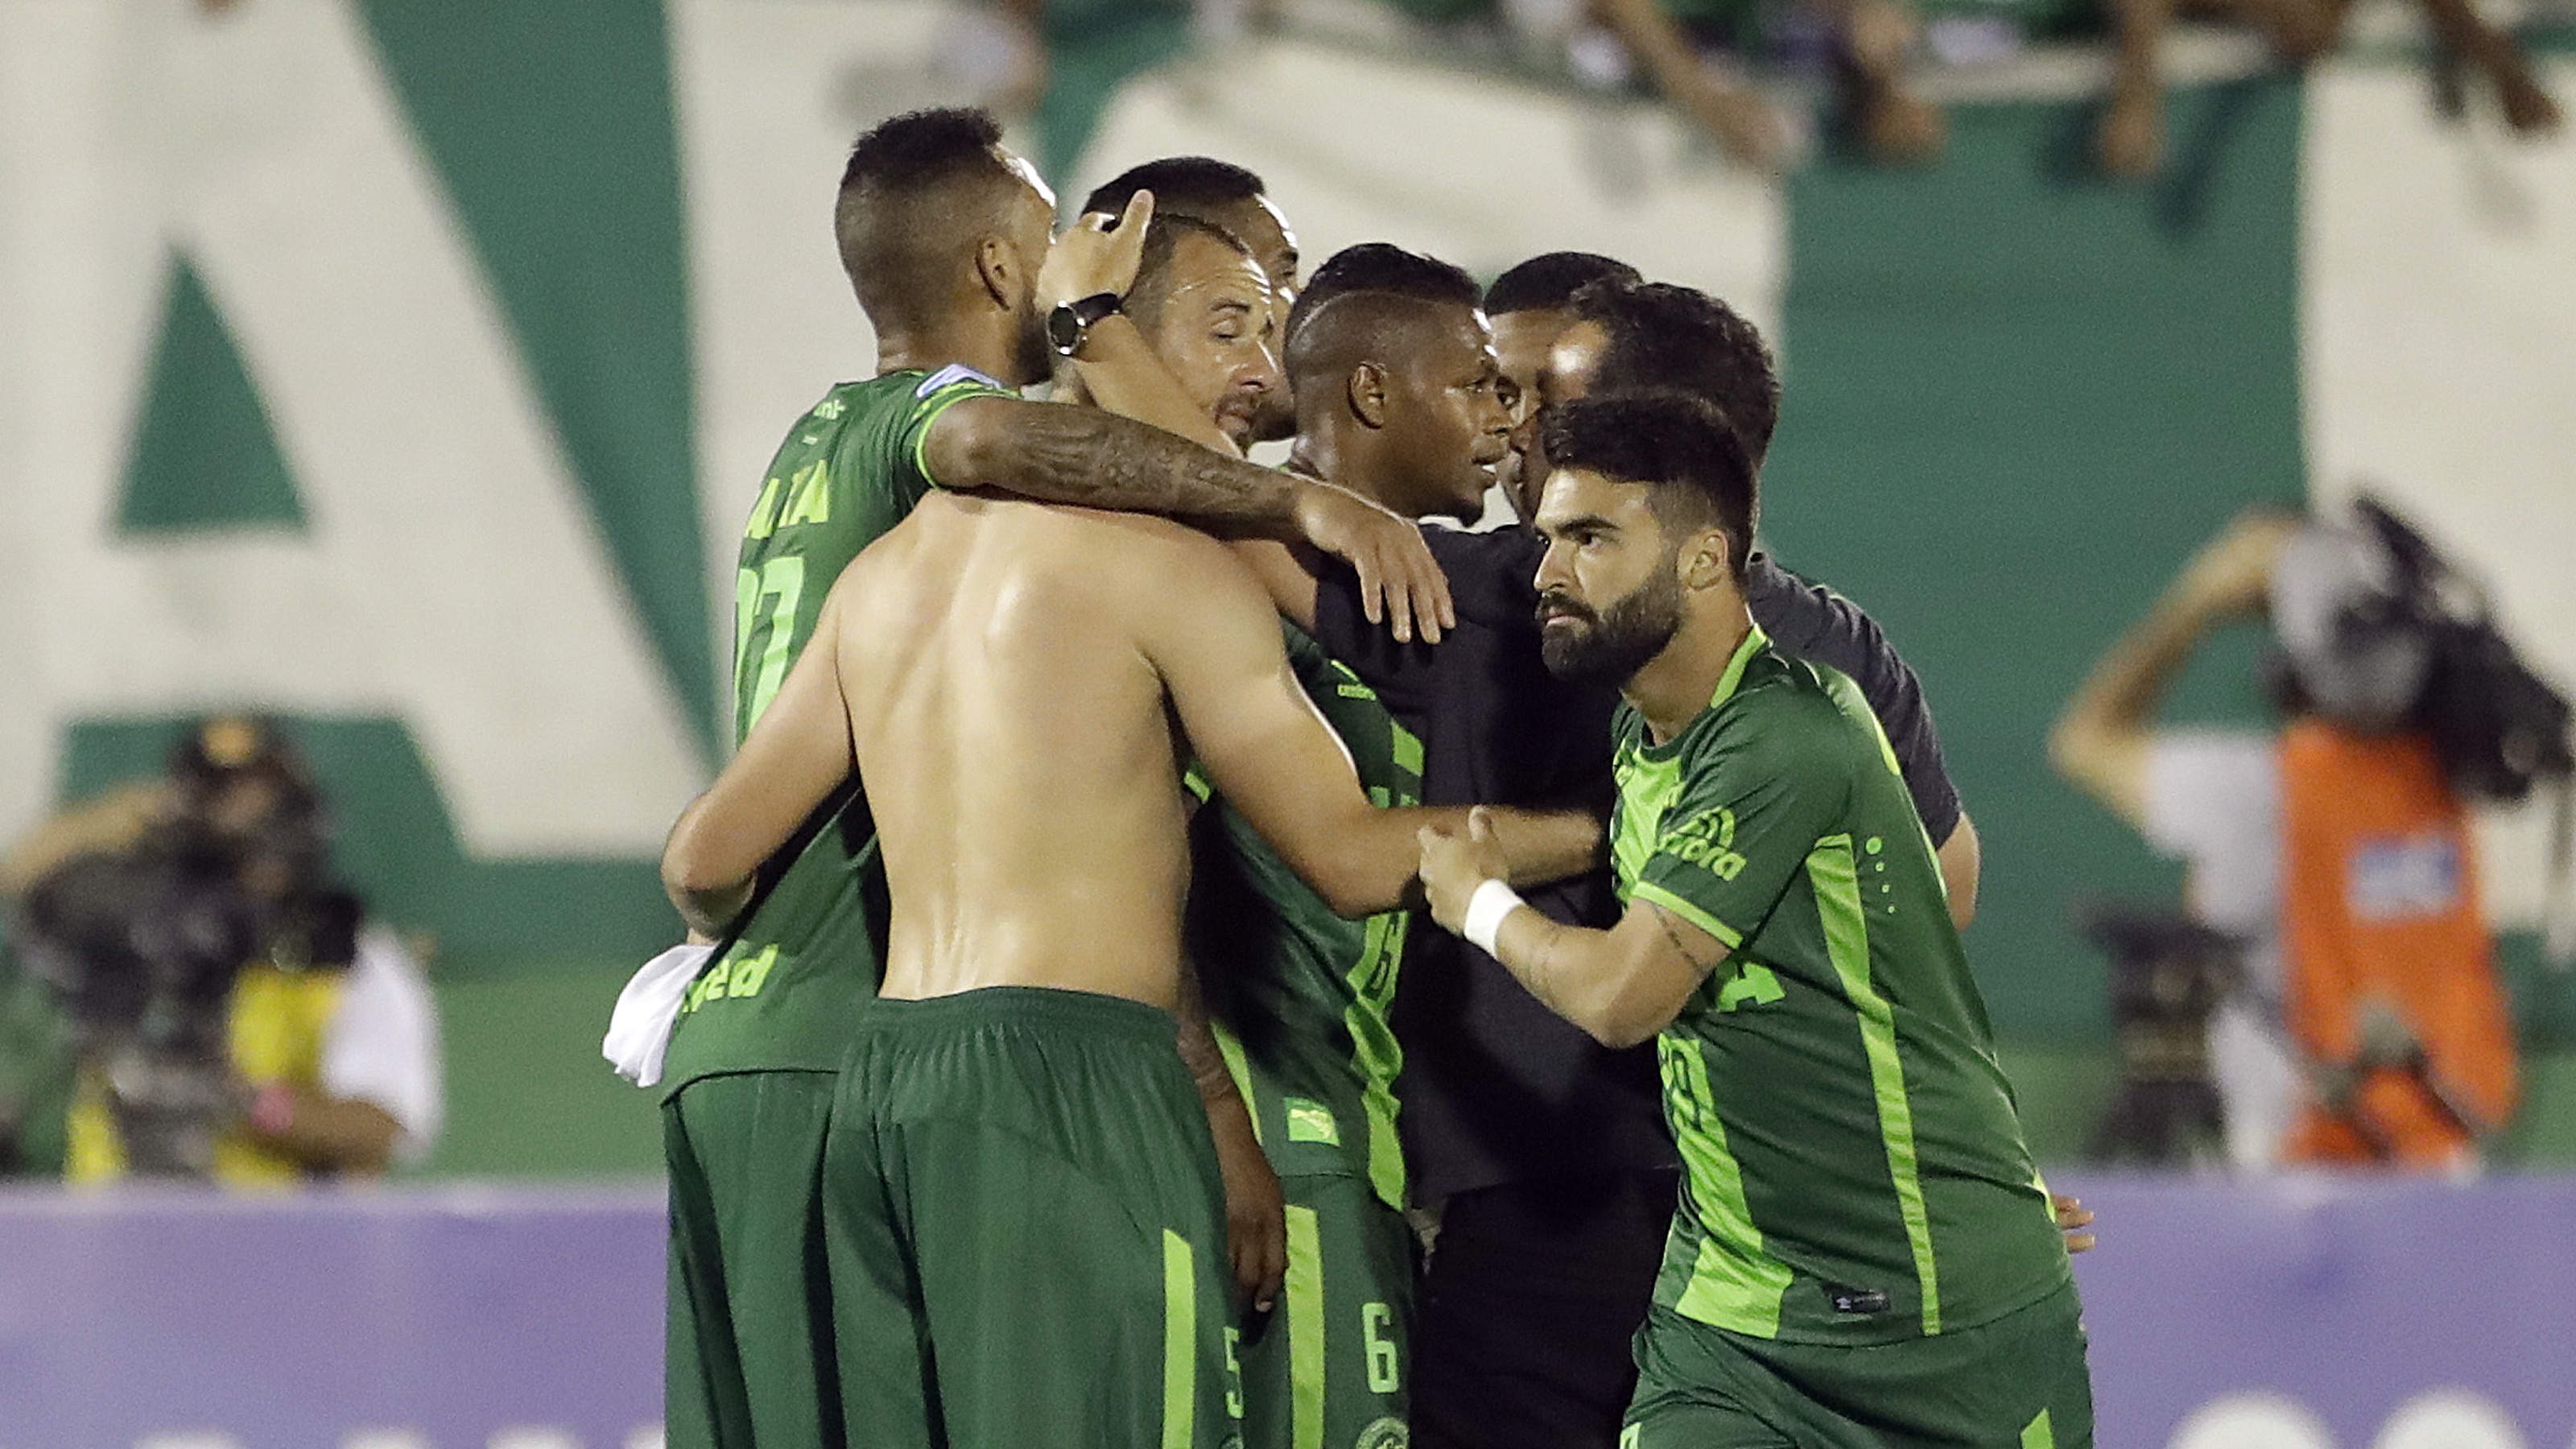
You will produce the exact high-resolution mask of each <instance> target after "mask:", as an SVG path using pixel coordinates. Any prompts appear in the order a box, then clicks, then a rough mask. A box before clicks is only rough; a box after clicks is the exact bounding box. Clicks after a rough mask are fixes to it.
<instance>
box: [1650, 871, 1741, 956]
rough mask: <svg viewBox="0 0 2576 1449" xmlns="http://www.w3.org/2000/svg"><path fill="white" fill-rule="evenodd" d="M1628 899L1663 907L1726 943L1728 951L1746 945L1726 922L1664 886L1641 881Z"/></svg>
mask: <svg viewBox="0 0 2576 1449" xmlns="http://www.w3.org/2000/svg"><path fill="white" fill-rule="evenodd" d="M1628 899H1630V900H1632V901H1647V902H1650V903H1652V904H1654V905H1658V906H1661V907H1663V908H1664V909H1665V910H1668V911H1670V912H1672V913H1673V914H1674V915H1676V916H1679V917H1681V918H1682V919H1683V920H1685V921H1688V922H1690V923H1691V924H1692V925H1694V926H1697V927H1699V928H1700V929H1701V930H1703V931H1706V932H1708V933H1709V934H1710V935H1712V936H1715V937H1716V938H1717V939H1718V940H1720V941H1721V942H1724V943H1725V945H1726V949H1728V950H1730V951H1732V950H1734V949H1735V948H1736V947H1738V946H1741V945H1743V944H1744V937H1742V936H1741V935H1738V934H1737V933H1736V932H1735V931H1733V930H1731V929H1729V928H1728V926H1727V924H1726V923H1725V922H1724V921H1721V920H1719V919H1718V918H1717V917H1715V916H1712V915H1710V914H1709V913H1708V912H1706V911H1703V910H1701V909H1700V908H1699V907H1697V906H1695V905H1692V904H1691V903H1690V902H1688V901H1686V900H1683V899H1682V898H1681V897H1680V896H1677V895H1675V894H1673V893H1672V892H1671V891H1668V890H1666V889H1664V888H1663V887H1662V886H1659V885H1656V884H1654V883H1653V882H1651V881H1642V880H1641V881H1639V882H1637V884H1636V885H1635V886H1634V887H1632V888H1631V889H1630V890H1629V892H1628Z"/></svg>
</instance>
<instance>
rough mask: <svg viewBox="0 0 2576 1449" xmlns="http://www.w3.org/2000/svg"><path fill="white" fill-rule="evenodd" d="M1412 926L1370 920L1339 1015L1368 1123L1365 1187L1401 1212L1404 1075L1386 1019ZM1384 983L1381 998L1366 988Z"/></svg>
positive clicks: (1402, 917)
mask: <svg viewBox="0 0 2576 1449" xmlns="http://www.w3.org/2000/svg"><path fill="white" fill-rule="evenodd" d="M1412 922H1413V915H1412V913H1411V912H1409V911H1386V912H1383V913H1381V914H1379V915H1374V916H1371V917H1369V918H1368V922H1367V924H1366V926H1365V927H1364V932H1365V934H1364V935H1363V936H1362V937H1361V941H1362V948H1361V951H1360V958H1359V960H1358V961H1357V962H1355V963H1353V965H1352V966H1351V969H1350V970H1349V971H1347V972H1345V973H1344V974H1343V978H1342V979H1343V983H1344V985H1346V986H1347V987H1348V988H1349V990H1350V1004H1349V1005H1348V1006H1347V1007H1344V1008H1343V1010H1342V1027H1343V1029H1344V1030H1346V1031H1348V1032H1349V1033H1350V1036H1351V1071H1352V1075H1354V1076H1355V1077H1357V1078H1358V1079H1359V1083H1360V1114H1361V1115H1362V1116H1363V1117H1364V1118H1366V1119H1367V1130H1368V1177H1369V1186H1370V1187H1371V1188H1372V1189H1374V1190H1375V1191H1376V1193H1377V1195H1378V1200H1379V1201H1381V1202H1384V1203H1385V1204H1386V1205H1387V1206H1388V1207H1391V1208H1393V1209H1395V1210H1396V1211H1397V1212H1402V1211H1404V1195H1405V1179H1404V1139H1403V1138H1402V1137H1400V1136H1399V1135H1397V1132H1396V1126H1395V1122H1396V1115H1397V1113H1398V1111H1399V1110H1400V1108H1399V1104H1398V1103H1397V1101H1396V1096H1395V1079H1396V1077H1397V1076H1398V1075H1399V1074H1401V1073H1402V1072H1403V1070H1404V1047H1403V1044H1402V1043H1400V1042H1398V1041H1397V1040H1396V1037H1395V1028H1394V1027H1393V1026H1392V1025H1390V1024H1389V1023H1388V1021H1387V1019H1386V1012H1387V1006H1388V1003H1389V1002H1390V1001H1391V1000H1392V999H1393V997H1394V992H1395V982H1396V972H1397V971H1398V970H1400V969H1401V967H1400V964H1397V963H1401V962H1402V961H1403V959H1404V941H1405V937H1406V935H1407V934H1408V931H1409V928H1410V927H1411V925H1412ZM1380 977H1383V978H1385V982H1386V984H1385V985H1384V986H1383V987H1382V988H1380V992H1381V993H1382V994H1378V995H1372V994H1371V990H1370V987H1369V983H1370V982H1372V981H1375V980H1377V979H1379V978H1380Z"/></svg>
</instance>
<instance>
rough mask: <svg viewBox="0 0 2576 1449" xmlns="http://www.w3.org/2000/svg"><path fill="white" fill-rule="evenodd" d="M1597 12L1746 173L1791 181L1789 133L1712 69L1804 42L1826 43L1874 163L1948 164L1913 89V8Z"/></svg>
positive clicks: (1884, 4) (1853, 0)
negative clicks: (1725, 59)
mask: <svg viewBox="0 0 2576 1449" xmlns="http://www.w3.org/2000/svg"><path fill="white" fill-rule="evenodd" d="M1591 11H1592V15H1593V17H1594V18H1595V19H1597V20H1598V21H1599V22H1600V23H1601V24H1602V25H1604V26H1606V27H1608V29H1609V30H1610V32H1611V33H1612V34H1614V35H1616V36H1617V37H1618V39H1619V41H1620V43H1621V44H1622V45H1623V46H1624V47H1625V48H1626V50H1627V53H1628V54H1629V55H1630V56H1631V57H1633V58H1634V60H1635V61H1636V63H1637V64H1638V65H1639V66H1640V67H1642V68H1643V69H1644V70H1645V72H1646V74H1647V75H1648V77H1650V78H1651V79H1652V80H1653V81H1654V84H1655V87H1656V89H1657V90H1658V91H1660V92H1662V94H1663V96H1664V98H1665V99H1666V100H1668V101H1670V102H1672V104H1673V105H1675V106H1676V107H1678V108H1680V110H1681V111H1682V113H1683V114H1684V115H1685V116H1687V117H1688V118H1689V119H1690V120H1691V121H1692V122H1693V123H1694V124H1696V125H1697V126H1698V127H1699V128H1700V129H1701V130H1703V131H1705V132H1707V133H1708V134H1709V135H1710V137H1712V138H1713V139H1714V140H1716V142H1717V143H1718V144H1719V145H1720V146H1721V147H1723V148H1725V150H1726V152H1727V154H1729V155H1731V156H1733V157H1735V158H1736V159H1738V160H1740V161H1742V162H1744V163H1745V164H1747V165H1750V166H1753V167H1756V168H1759V169H1762V170H1771V171H1776V170H1779V169H1782V167H1783V166H1784V165H1785V164H1786V163H1787V161H1788V159H1789V155H1788V152H1789V149H1790V134H1789V129H1788V127H1787V126H1786V125H1785V124H1784V122H1783V118H1782V117H1781V115H1780V113H1779V112H1778V111H1777V110H1775V109H1774V108H1773V107H1772V106H1771V105H1770V103H1769V102H1767V101H1765V100H1763V99H1762V98H1761V97H1760V95H1758V94H1757V93H1756V92H1755V91H1754V90H1753V89H1752V88H1751V87H1750V86H1749V85H1745V84H1743V83H1741V82H1740V81H1734V80H1730V79H1728V78H1727V77H1726V76H1725V74H1724V73H1722V72H1721V71H1720V70H1718V69H1717V68H1715V67H1714V66H1712V64H1711V63H1710V62H1711V59H1712V58H1713V57H1714V56H1717V55H1722V54H1726V53H1731V54H1734V55H1740V56H1747V57H1755V56H1765V55H1769V54H1771V53H1773V52H1775V51H1780V50H1784V49H1793V48H1794V46H1795V42H1796V38H1797V37H1799V36H1800V35H1801V34H1810V35H1815V36H1818V37H1820V38H1821V39H1822V41H1823V49H1824V54H1823V56H1821V57H1820V58H1821V59H1822V60H1824V61H1825V62H1826V63H1827V65H1828V66H1829V67H1830V69H1831V71H1832V74H1833V77H1834V81H1835V89H1836V93H1837V98H1838V101H1839V103H1840V105H1841V107H1842V110H1843V114H1844V116H1845V118H1846V120H1847V122H1848V125H1849V128H1850V131H1851V134H1852V136H1853V138H1854V139H1855V140H1856V141H1857V142H1858V143H1859V145H1860V147H1861V149H1862V150H1863V151H1864V152H1866V153H1867V154H1868V155H1869V157H1870V158H1871V159H1872V160H1874V161H1878V162H1881V163H1883V164H1888V165H1918V164H1922V163H1925V162H1929V161H1933V160H1936V159H1938V158H1939V156H1940V154H1941V151H1942V148H1943V147H1944V146H1945V145H1946V144H1947V139H1948V127H1947V124H1946V123H1945V122H1944V121H1943V119H1942V116H1941V112H1940V111H1939V110H1938V109H1937V108H1936V107H1934V106H1933V105H1932V104H1931V103H1930V102H1928V101H1926V100H1924V99H1923V98H1922V97H1920V96H1918V95H1916V94H1914V93H1913V91H1912V90H1911V89H1909V88H1908V86H1907V84H1906V80H1905V64H1906V62H1907V60H1908V59H1909V58H1910V56H1911V55H1912V53H1913V51H1914V50H1915V48H1916V46H1917V44H1918V42H1919V41H1920V39H1921V34H1922V22H1921V17H1920V15H1919V14H1918V12H1917V11H1916V9H1915V6H1914V4H1913V0H1801V3H1798V4H1794V5H1792V4H1779V5H1770V4H1764V3H1761V0H1591Z"/></svg>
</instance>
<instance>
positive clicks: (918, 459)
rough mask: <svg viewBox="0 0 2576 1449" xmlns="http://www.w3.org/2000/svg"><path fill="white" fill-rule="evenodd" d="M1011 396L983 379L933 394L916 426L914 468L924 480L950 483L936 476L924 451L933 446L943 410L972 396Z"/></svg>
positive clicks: (936, 485) (939, 485)
mask: <svg viewBox="0 0 2576 1449" xmlns="http://www.w3.org/2000/svg"><path fill="white" fill-rule="evenodd" d="M1009 396H1010V394H1009V393H1005V392H996V391H994V390H993V389H991V388H989V387H986V386H984V385H983V384H982V383H979V382H961V383H957V384H955V385H954V386H951V387H946V388H942V389H941V390H939V391H938V392H935V393H933V394H931V396H930V400H929V401H928V402H926V403H923V404H922V405H921V408H920V410H919V412H918V413H917V415H916V418H915V421H914V422H913V425H912V467H913V471H915V472H917V473H919V474H920V475H921V481H923V482H925V483H927V484H929V485H930V486H931V487H933V488H945V487H947V486H948V485H947V484H945V483H942V482H940V481H939V479H938V478H937V477H935V476H933V475H932V473H931V471H930V456H929V454H927V453H925V452H924V451H923V449H925V448H927V447H929V446H930V425H931V424H932V423H935V422H937V421H939V415H940V414H941V413H944V412H946V411H948V410H949V409H950V408H953V407H955V406H957V405H958V404H959V403H962V402H964V401H965V400H966V399H968V398H970V397H1009Z"/></svg>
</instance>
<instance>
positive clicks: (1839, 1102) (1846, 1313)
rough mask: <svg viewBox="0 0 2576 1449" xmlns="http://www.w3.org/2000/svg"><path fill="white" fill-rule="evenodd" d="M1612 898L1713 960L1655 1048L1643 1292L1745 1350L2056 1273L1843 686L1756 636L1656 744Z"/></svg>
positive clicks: (1965, 996)
mask: <svg viewBox="0 0 2576 1449" xmlns="http://www.w3.org/2000/svg"><path fill="white" fill-rule="evenodd" d="M1617 728H1618V732H1619V733H1618V739H1617V742H1616V747H1615V750H1614V754H1613V766H1614V770H1615V773H1616V775H1617V778H1618V782H1619V800H1618V808H1617V816H1616V819H1615V822H1614V825H1613V829H1612V842H1613V857H1614V864H1615V867H1616V872H1617V880H1618V885H1619V888H1620V891H1621V892H1622V894H1623V896H1624V898H1625V899H1627V900H1628V901H1630V902H1636V901H1646V902H1651V903H1653V904H1654V905H1656V906H1658V907H1660V908H1662V909H1665V910H1669V911H1671V912H1673V913H1674V914H1675V915H1677V916H1680V917H1682V918H1683V919H1686V920H1689V921H1692V922H1694V923H1696V924H1698V925H1699V926H1700V927H1701V929H1703V930H1706V931H1707V932H1708V933H1709V934H1711V935H1712V936H1715V937H1716V938H1717V939H1718V940H1720V941H1721V942H1724V943H1725V944H1726V946H1727V947H1728V951H1727V955H1726V957H1725V959H1724V960H1722V961H1721V962H1719V963H1718V965H1717V968H1716V969H1715V970H1714V971H1713V972H1711V973H1710V975H1709V977H1708V979H1707V980H1705V981H1704V982H1702V983H1701V985H1700V986H1699V988H1698V989H1697V990H1696V991H1694V992H1693V993H1692V995H1691V997H1690V999H1689V1000H1688V1001H1686V1002H1685V1003H1684V1004H1683V1006H1682V1009H1681V1012H1680V1014H1679V1015H1678V1016H1677V1017H1676V1018H1675V1019H1674V1020H1673V1022H1672V1024H1671V1025H1669V1026H1667V1027H1666V1028H1665V1029H1664V1031H1663V1032H1662V1034H1661V1035H1660V1037H1659V1038H1658V1039H1657V1042H1656V1055H1657V1058H1658V1061H1659V1063H1660V1066H1661V1069H1662V1075H1663V1083H1664V1108H1665V1115H1666V1118H1667V1120H1668V1122H1669V1123H1670V1125H1671V1127H1672V1130H1673V1139H1674V1143H1675V1145H1676V1147H1678V1148H1679V1150H1680V1153H1681V1157H1682V1164H1683V1169H1684V1175H1683V1191H1682V1201H1681V1205H1680V1207H1679V1209H1678V1211H1677V1212H1676V1214H1675V1218H1674V1224H1673V1232H1672V1236H1671V1238H1670V1240H1669V1242H1668V1245H1667V1250H1666V1254H1665V1261H1664V1269H1663V1273H1662V1275H1661V1277H1660V1278H1659V1280H1658V1282H1657V1287H1656V1302H1657V1303H1659V1304H1660V1305H1662V1306H1664V1307H1666V1308H1668V1309H1671V1310H1672V1311H1674V1312H1677V1313H1680V1314H1682V1315H1683V1316H1685V1317H1688V1318H1693V1319H1696V1320H1698V1321H1700V1322H1703V1323H1707V1324H1710V1325H1713V1326H1715V1327H1718V1328H1722V1329H1726V1330H1729V1331H1731V1332H1736V1333H1743V1334H1750V1335H1754V1336H1758V1337H1764V1338H1780V1339H1788V1340H1797V1341H1805V1342H1821V1343H1839V1344H1854V1345H1857V1344H1870V1343H1889V1342H1894V1341H1897V1340H1900V1339H1905V1338H1915V1337H1925V1336H1930V1335H1934V1334H1939V1333H1943V1332H1947V1331H1951V1330H1956V1329H1964V1328H1972V1327H1975V1326H1977V1325H1979V1324H1982V1323H1987V1322H1991V1321H1992V1320H1994V1319H1996V1318H1999V1317H2001V1316H2003V1315H2004V1314H2006V1313H2010V1312H2012V1311H2014V1310H2015V1309H2018V1308H2021V1307H2024V1306H2026V1305H2028V1304H2030V1303H2034V1302H2037V1301H2038V1300H2039V1299H2040V1298H2042V1297H2044V1296H2046V1295H2047V1294H2049V1293H2051V1292H2054V1291H2056V1290H2057V1289H2058V1288H2060V1287H2061V1286H2063V1285H2064V1284H2065V1282H2066V1281H2067V1277H2068V1272H2067V1263H2066V1250H2065V1247H2064V1245H2063V1243H2062V1242H2061V1241H2060V1240H2059V1238H2058V1235H2057V1232H2056V1229H2055V1226H2054V1224H2053V1221H2052V1219H2051V1215H2050V1212H2049V1208H2048V1202H2047V1197H2046V1194H2044V1193H2043V1192H2042V1191H2041V1190H2040V1188H2039V1186H2038V1181H2037V1177H2036V1175H2035V1174H2034V1173H2033V1172H2032V1170H2031V1164H2030V1155H2029V1152H2028V1150H2027V1148H2026V1147H2025V1146H2024V1145H2023V1141H2022V1136H2021V1124H2020V1120H2019V1117H2018V1115H2017V1114H2016V1112H2015V1109H2014V1104H2013V1100H2012V1090H2011V1087H2010V1086H2009V1085H2008V1084H2007V1083H2006V1082H2005V1080H2004V1076H2003V1072H2002V1070H2001V1068H2000V1067H1998V1066H1997V1065H1996V1062H1995V1057H1994V1049H1993V1042H1992V1038H1991V1033H1990V1031H1989V1029H1988V1026H1987V1022H1986V1011H1985V1004H1984V1002H1983V1001H1982V1000H1981V999H1980V998H1979V996H1978V994H1977V987H1976V982H1975V979H1974V978H1973V976H1971V975H1970V973H1969V970H1968V961H1967V956H1966V953H1965V952H1964V951H1963V950H1962V949H1961V947H1960V943H1959V935H1958V932H1957V931H1956V930H1955V929H1954V928H1953V927H1952V926H1951V923H1950V916H1949V909H1948V902H1947V901H1946V900H1945V898H1944V897H1943V895H1942V886H1941V877H1940V869H1939V865H1938V863H1937V861H1936V860H1935V859H1934V857H1933V853H1932V847H1931V843H1930V842H1929V841H1928V840H1927V839H1926V838H1925V837H1924V834H1923V826H1922V823H1921V821H1920V820H1919V819H1918V818H1917V817H1916V815H1915V813H1914V803H1913V798H1912V796H1911V795H1909V794H1908V793H1907V791H1906V788H1905V782H1904V780H1903V778H1902V777H1901V776H1900V775H1899V774H1898V772H1897V769H1896V765H1895V761H1894V758H1893V754H1892V752H1891V751H1890V750H1889V749H1888V747H1887V742H1886V737H1885V736H1884V734H1882V733H1881V731H1880V730H1879V727H1878V722H1877V720H1876V718H1875V717H1874V716H1872V715H1871V714H1870V712H1869V708H1868V705H1867V703H1866V701H1864V700H1862V699H1861V697H1860V692H1859V690H1858V689H1857V688H1856V687H1855V686H1854V685H1853V684H1852V683H1851V681H1850V680H1848V679H1846V678H1844V677H1843V676H1842V675H1840V674H1837V673H1835V672H1833V671H1832V670H1829V669H1821V668H1817V667H1815V666H1812V665H1808V664H1803V663H1798V662H1795V661H1792V660H1789V659H1786V658H1784V657H1783V656H1781V655H1780V654H1778V653H1776V652H1775V651H1773V650H1772V649H1771V648H1770V646H1769V644H1768V642H1767V641H1766V640H1765V639H1764V638H1763V637H1762V635H1761V633H1760V631H1759V630H1756V631H1754V632H1753V633H1752V634H1751V635H1750V636H1748V637H1747V638H1746V640H1745V641H1744V645H1743V647H1742V649H1741V650H1739V651H1738V652H1737V654H1736V655H1735V657H1734V659H1733V660H1732V661H1731V663H1730V664H1729V666H1728V668H1727V670H1726V672H1725V675H1724V677H1723V681H1722V682H1721V683H1720V685H1719V686H1718V689H1717V690H1716V692H1715V696H1714V697H1713V698H1712V699H1711V701H1710V704H1709V707H1708V708H1707V709H1706V710H1705V711H1703V712H1702V713H1701V714H1700V715H1699V716H1698V717H1697V718H1696V719H1694V720H1692V721H1691V722H1690V723H1689V724H1688V725H1687V726H1685V727H1684V728H1683V729H1682V731H1681V732H1680V734H1678V735H1677V736H1675V737H1674V738H1672V739H1670V740H1666V741H1662V742H1660V743H1658V742H1655V741H1653V740H1651V739H1649V738H1648V737H1647V732H1646V729H1645V726H1644V722H1643V721H1642V720H1641V719H1639V718H1638V717H1637V715H1636V714H1635V712H1634V711H1628V710H1623V711H1622V712H1621V715H1620V718H1619V722H1618V726H1617Z"/></svg>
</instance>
